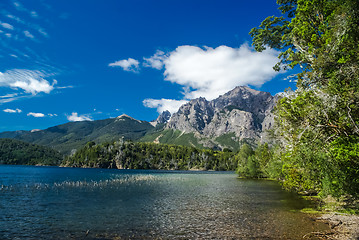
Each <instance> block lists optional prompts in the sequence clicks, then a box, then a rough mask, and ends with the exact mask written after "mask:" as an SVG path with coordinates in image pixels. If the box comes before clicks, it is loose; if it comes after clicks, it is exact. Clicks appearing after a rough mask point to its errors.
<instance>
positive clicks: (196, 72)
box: [143, 44, 279, 112]
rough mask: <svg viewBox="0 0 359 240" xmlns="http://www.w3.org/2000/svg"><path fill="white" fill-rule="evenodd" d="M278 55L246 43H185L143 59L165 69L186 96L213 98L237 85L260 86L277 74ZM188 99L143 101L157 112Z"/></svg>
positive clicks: (175, 106) (165, 74)
mask: <svg viewBox="0 0 359 240" xmlns="http://www.w3.org/2000/svg"><path fill="white" fill-rule="evenodd" d="M278 54H279V53H278V52H277V51H275V50H273V49H268V50H266V51H263V52H256V51H254V50H253V49H252V48H251V47H249V46H248V45H247V44H243V45H242V46H241V47H239V48H231V47H228V46H219V47H217V48H210V47H203V48H200V47H197V46H188V45H186V46H179V47H177V48H176V49H175V50H174V51H172V52H169V53H167V54H165V53H164V52H162V51H157V52H156V53H155V54H154V55H153V56H152V57H150V58H144V60H145V62H144V63H143V65H144V66H146V67H152V68H155V69H158V70H161V69H162V68H164V72H163V75H164V77H165V80H166V81H170V82H172V83H177V84H179V85H182V86H183V89H184V97H183V99H185V100H189V99H193V98H198V97H205V98H206V99H208V100H212V99H214V98H217V97H218V96H219V95H222V94H224V93H226V92H228V91H230V90H232V89H233V88H235V87H236V86H243V85H252V86H258V87H259V86H261V85H262V84H264V83H265V82H267V81H270V80H271V79H272V78H274V77H275V76H276V75H277V74H278V72H275V71H274V70H273V66H274V65H275V64H276V63H277V62H278V58H277V56H278ZM185 100H181V101H177V100H170V99H160V100H155V99H146V100H144V101H143V104H144V105H145V106H146V107H152V108H157V111H158V112H162V110H169V111H170V112H174V111H176V110H177V109H178V108H179V107H180V104H182V103H183V102H186V101H185ZM175 103H176V104H175ZM167 108H171V109H172V110H170V109H167ZM176 108H177V109H176Z"/></svg>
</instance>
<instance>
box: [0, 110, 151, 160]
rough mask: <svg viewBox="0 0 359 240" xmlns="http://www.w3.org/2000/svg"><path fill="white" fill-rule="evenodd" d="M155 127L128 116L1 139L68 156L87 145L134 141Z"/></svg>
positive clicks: (16, 133) (8, 134)
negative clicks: (19, 141) (121, 140)
mask: <svg viewBox="0 0 359 240" xmlns="http://www.w3.org/2000/svg"><path fill="white" fill-rule="evenodd" d="M153 128H154V127H153V126H152V125H151V124H150V123H148V122H146V121H139V120H136V119H133V118H131V117H129V116H127V115H121V116H119V117H117V118H110V119H104V120H97V121H83V122H69V123H66V124H62V125H58V126H54V127H50V128H48V129H45V130H40V131H13V132H3V133H0V138H13V139H17V140H21V141H25V142H29V143H34V144H39V145H43V146H48V147H52V148H54V149H56V150H58V151H60V152H61V153H63V154H70V153H71V151H72V150H73V149H79V148H82V147H83V146H85V145H86V143H87V142H90V141H94V142H96V143H102V142H112V141H115V140H118V139H119V138H122V137H123V138H124V139H127V140H137V139H139V138H141V137H142V136H144V135H145V134H146V133H147V132H148V131H150V130H151V129H153Z"/></svg>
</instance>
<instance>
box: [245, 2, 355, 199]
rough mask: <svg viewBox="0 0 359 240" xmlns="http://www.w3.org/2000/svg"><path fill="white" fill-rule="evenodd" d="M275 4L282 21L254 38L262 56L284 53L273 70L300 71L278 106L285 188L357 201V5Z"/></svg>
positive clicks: (269, 23) (269, 22) (272, 20)
mask: <svg viewBox="0 0 359 240" xmlns="http://www.w3.org/2000/svg"><path fill="white" fill-rule="evenodd" d="M277 3H278V4H279V9H280V10H281V13H282V16H280V17H274V16H272V17H268V18H266V19H265V20H264V21H263V22H262V24H261V25H260V26H259V27H258V28H253V29H252V31H251V32H250V34H251V36H252V37H253V45H254V46H255V49H256V50H257V51H263V50H265V49H266V48H267V47H271V48H275V49H278V50H280V51H281V53H280V55H279V62H278V64H277V65H276V66H274V69H275V70H278V71H279V70H281V69H284V70H286V69H289V68H295V69H296V72H297V73H296V74H295V75H294V78H295V80H296V81H297V90H295V91H294V92H293V91H287V93H286V95H285V96H284V97H282V99H281V100H280V101H279V102H278V104H277V107H276V129H275V132H276V137H277V139H279V140H280V144H282V145H283V148H284V149H285V150H284V152H282V153H281V154H277V156H280V158H281V159H280V162H282V166H283V169H282V174H283V175H284V186H287V187H288V188H291V189H295V190H297V191H302V192H311V193H312V192H319V193H321V194H322V195H328V194H331V195H336V196H340V195H343V194H345V195H347V196H350V197H358V196H359V189H358V186H359V153H358V151H359V146H358V142H359V44H358V43H359V1H357V0H311V1H308V0H277ZM277 162H279V161H278V160H277Z"/></svg>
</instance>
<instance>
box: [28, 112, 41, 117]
mask: <svg viewBox="0 0 359 240" xmlns="http://www.w3.org/2000/svg"><path fill="white" fill-rule="evenodd" d="M27 116H33V117H37V118H40V117H45V114H43V113H34V112H29V113H28V114H27Z"/></svg>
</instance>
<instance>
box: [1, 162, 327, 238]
mask: <svg viewBox="0 0 359 240" xmlns="http://www.w3.org/2000/svg"><path fill="white" fill-rule="evenodd" d="M305 204H306V203H305V202H303V201H300V200H298V199H297V198H296V197H295V196H293V195H291V194H288V193H286V192H284V191H282V190H281V188H280V186H278V184H276V183H275V182H271V181H259V180H258V181H252V180H240V179H237V178H236V175H235V174H234V173H228V172H181V171H141V170H107V169H78V168H58V167H27V166H6V165H0V239H303V236H304V235H306V234H308V233H310V232H313V231H319V230H324V229H327V226H326V225H324V224H322V223H318V222H314V221H312V220H311V217H310V216H308V215H305V214H302V213H299V212H298V210H299V209H301V208H303V207H305ZM313 239H314V238H313Z"/></svg>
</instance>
